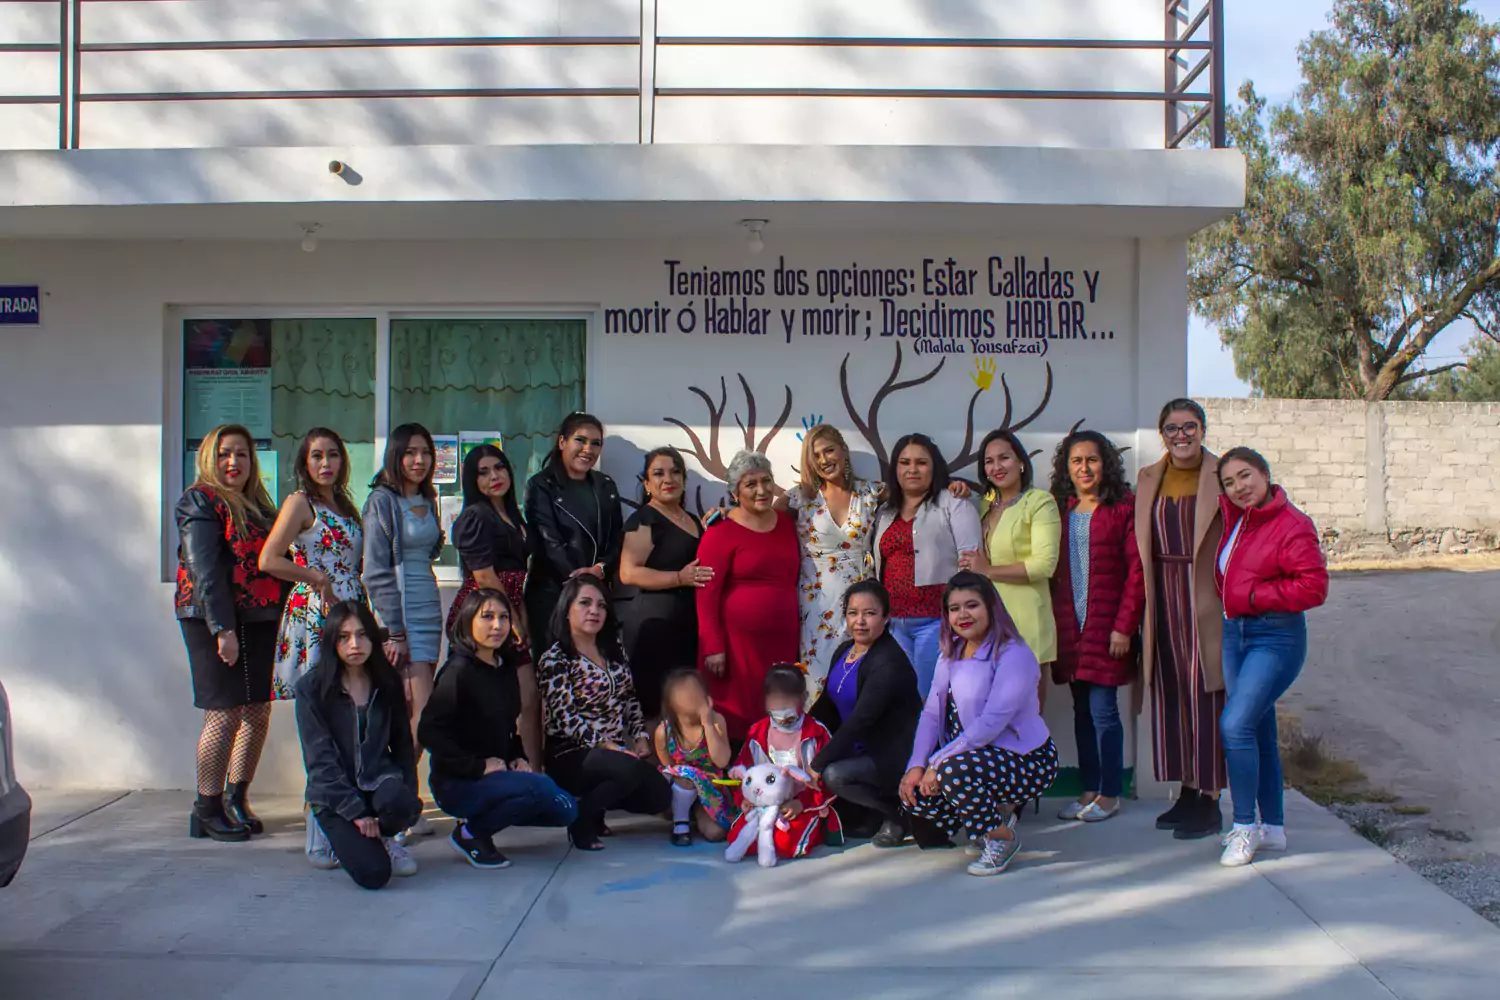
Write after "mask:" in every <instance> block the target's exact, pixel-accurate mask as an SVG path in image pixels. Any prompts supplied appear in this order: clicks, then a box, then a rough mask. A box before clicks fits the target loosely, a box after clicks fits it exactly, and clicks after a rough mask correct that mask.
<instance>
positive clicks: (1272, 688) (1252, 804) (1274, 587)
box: [1215, 448, 1328, 866]
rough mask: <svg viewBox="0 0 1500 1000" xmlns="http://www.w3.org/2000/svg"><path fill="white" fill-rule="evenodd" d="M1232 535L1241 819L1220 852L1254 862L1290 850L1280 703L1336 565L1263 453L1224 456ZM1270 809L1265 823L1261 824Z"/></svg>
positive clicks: (1233, 781) (1229, 568) (1220, 578)
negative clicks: (1262, 852) (1275, 480)
mask: <svg viewBox="0 0 1500 1000" xmlns="http://www.w3.org/2000/svg"><path fill="white" fill-rule="evenodd" d="M1218 476H1219V482H1220V483H1222V484H1223V487H1224V493H1225V495H1224V496H1222V497H1220V498H1219V509H1220V511H1221V512H1222V513H1223V516H1224V540H1223V541H1222V542H1221V543H1220V545H1219V558H1218V562H1217V565H1216V569H1217V573H1216V574H1215V580H1216V582H1217V584H1218V588H1219V593H1220V594H1221V595H1223V599H1224V617H1225V619H1226V621H1225V624H1224V684H1225V688H1226V689H1227V690H1228V692H1229V696H1228V699H1227V700H1226V702H1225V704H1224V714H1223V717H1222V723H1221V727H1222V731H1223V733H1224V756H1225V759H1226V761H1227V764H1228V769H1229V791H1230V794H1231V795H1232V796H1233V798H1234V826H1233V827H1232V828H1231V829H1230V831H1229V836H1228V837H1227V838H1226V839H1225V845H1224V854H1223V856H1222V857H1221V858H1220V859H1219V860H1220V862H1221V863H1222V864H1225V865H1229V866H1239V865H1247V864H1249V863H1250V861H1251V859H1253V858H1254V857H1255V851H1256V849H1257V848H1261V847H1264V848H1265V849H1267V850H1274V851H1284V850H1286V825H1285V824H1286V821H1285V819H1284V816H1285V812H1284V809H1283V805H1282V788H1281V751H1280V748H1279V746H1278V744H1277V733H1276V701H1277V699H1278V698H1280V697H1281V696H1282V695H1284V694H1286V691H1287V688H1289V687H1291V686H1292V682H1293V681H1295V680H1296V679H1297V675H1298V674H1300V673H1301V672H1302V664H1303V662H1304V661H1305V660H1306V659H1307V614H1306V612H1308V611H1311V610H1312V609H1313V608H1316V607H1318V606H1320V605H1321V604H1322V603H1323V602H1324V601H1325V600H1327V599H1328V563H1327V560H1326V559H1325V558H1324V556H1323V547H1322V545H1321V544H1319V540H1318V529H1317V527H1316V526H1314V524H1313V522H1312V519H1311V518H1309V517H1308V516H1307V515H1306V514H1304V513H1302V511H1300V510H1298V509H1297V508H1296V507H1293V506H1292V504H1291V501H1289V500H1288V499H1287V497H1286V491H1285V490H1283V489H1282V488H1281V487H1280V486H1275V485H1273V484H1272V483H1271V467H1270V466H1269V465H1267V464H1266V460H1265V459H1264V458H1262V457H1261V456H1260V454H1259V453H1258V452H1255V451H1252V450H1250V449H1249V448H1231V449H1229V451H1227V452H1225V453H1224V457H1223V458H1221V459H1219V464H1218ZM1257 806H1259V807H1260V822H1259V823H1258V824H1257V823H1256V821H1255V810H1256V807H1257Z"/></svg>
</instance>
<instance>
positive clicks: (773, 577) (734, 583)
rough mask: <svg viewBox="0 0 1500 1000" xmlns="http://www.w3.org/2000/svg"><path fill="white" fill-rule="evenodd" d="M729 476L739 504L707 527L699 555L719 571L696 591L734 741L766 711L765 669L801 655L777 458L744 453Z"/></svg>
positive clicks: (792, 547) (702, 650)
mask: <svg viewBox="0 0 1500 1000" xmlns="http://www.w3.org/2000/svg"><path fill="white" fill-rule="evenodd" d="M726 478H727V480H728V486H729V492H730V495H731V496H733V497H734V503H735V506H734V509H732V510H731V511H730V512H729V516H728V517H726V518H724V519H723V520H721V521H719V522H718V523H716V524H714V525H712V526H711V527H710V528H709V529H708V530H707V531H705V532H704V533H703V541H702V542H701V543H700V544H699V546H698V556H699V558H700V559H702V561H703V565H705V566H707V567H709V568H710V569H712V570H713V576H712V577H711V578H710V579H708V580H706V581H704V586H703V587H702V588H701V589H700V590H699V591H698V655H699V656H701V657H702V658H703V667H702V669H703V673H704V681H705V682H706V683H707V685H708V693H709V696H710V697H712V698H713V700H714V707H715V708H716V709H718V710H719V712H720V713H722V714H723V716H724V720H725V722H726V723H727V725H728V727H729V738H730V739H731V740H743V739H744V738H745V735H746V734H747V733H748V732H749V731H750V725H751V723H753V722H755V721H756V720H757V719H759V718H761V716H762V709H763V707H764V697H765V696H764V686H765V679H766V673H767V672H768V671H769V670H770V669H771V667H772V666H773V665H774V664H777V663H790V662H794V661H795V660H796V657H797V566H798V563H799V562H800V556H799V554H798V552H797V528H796V523H795V522H794V521H793V519H792V516H791V515H790V514H788V513H786V512H785V511H778V510H776V509H775V507H774V506H773V504H774V501H775V493H776V481H775V479H774V477H773V476H772V475H771V463H770V460H768V459H767V458H766V456H764V455H762V454H761V453H760V452H757V451H741V452H738V453H737V454H736V455H735V456H734V458H733V459H732V460H731V461H730V463H729V468H728V470H727V477H726Z"/></svg>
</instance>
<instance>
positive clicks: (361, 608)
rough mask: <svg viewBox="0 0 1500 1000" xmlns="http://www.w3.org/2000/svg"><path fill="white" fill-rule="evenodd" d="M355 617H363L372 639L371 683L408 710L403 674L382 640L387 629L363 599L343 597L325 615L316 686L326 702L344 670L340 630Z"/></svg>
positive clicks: (368, 670) (367, 669)
mask: <svg viewBox="0 0 1500 1000" xmlns="http://www.w3.org/2000/svg"><path fill="white" fill-rule="evenodd" d="M351 618H357V619H359V623H360V625H361V626H363V627H364V630H365V636H366V637H367V638H368V639H369V640H370V645H371V647H372V648H371V649H370V658H369V659H368V660H366V661H365V673H366V674H367V675H368V676H369V678H370V684H371V685H372V686H373V687H375V688H376V689H377V690H378V691H380V692H381V693H382V694H384V695H385V696H386V697H387V698H389V699H390V700H391V702H392V703H393V704H395V705H399V706H401V711H402V713H405V711H406V691H405V688H404V687H403V686H402V684H401V676H400V675H399V674H397V673H396V668H395V667H393V666H391V661H390V660H388V659H386V657H385V645H384V643H383V642H382V637H383V635H384V633H382V632H381V629H380V626H379V625H377V624H376V623H375V616H374V615H373V614H371V613H370V609H369V608H367V607H365V605H364V603H363V602H361V601H340V602H339V603H338V604H335V605H334V606H333V607H332V608H330V609H329V611H328V617H326V618H324V619H323V632H322V634H321V635H319V636H318V664H317V666H316V667H314V668H313V669H315V670H317V671H318V678H317V684H316V687H317V691H318V697H319V699H321V700H322V701H325V702H326V701H327V700H328V698H329V697H330V696H331V695H332V694H333V693H334V692H335V691H336V690H337V689H338V686H339V679H340V678H341V677H342V676H343V673H344V663H343V661H342V660H340V659H339V630H340V629H342V628H343V627H344V625H345V623H346V622H348V621H349V619H351Z"/></svg>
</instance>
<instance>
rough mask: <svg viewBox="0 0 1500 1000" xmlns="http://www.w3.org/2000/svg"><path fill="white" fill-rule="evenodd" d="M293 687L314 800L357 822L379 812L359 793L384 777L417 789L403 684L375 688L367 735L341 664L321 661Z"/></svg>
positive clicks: (311, 799) (309, 789) (310, 800)
mask: <svg viewBox="0 0 1500 1000" xmlns="http://www.w3.org/2000/svg"><path fill="white" fill-rule="evenodd" d="M330 671H331V672H332V673H331V674H330ZM295 692H296V696H297V697H296V705H297V735H298V736H300V737H301V738H302V762H303V764H304V765H305V766H306V768H307V802H308V803H309V804H310V805H315V806H323V807H324V808H326V809H332V810H333V811H334V812H336V813H338V814H339V815H340V816H342V817H344V818H345V819H347V820H349V821H351V822H353V821H354V820H356V819H360V818H361V817H364V816H374V815H375V812H374V810H372V809H371V808H370V807H369V806H368V805H366V803H365V798H364V795H363V794H361V793H362V792H373V791H374V790H375V788H376V787H377V786H378V785H379V784H380V783H381V782H383V781H401V782H403V783H405V785H406V787H407V788H409V789H411V791H412V794H416V791H417V755H416V748H415V747H414V746H413V745H412V740H411V723H410V722H408V721H407V716H406V700H405V699H404V698H403V697H402V696H401V692H400V690H399V689H396V690H394V691H392V690H388V689H386V688H382V687H380V686H379V685H376V686H374V687H373V688H372V690H371V694H370V703H369V705H368V707H367V708H366V710H365V738H364V739H363V740H361V739H360V738H359V715H358V713H357V712H356V711H355V708H354V701H353V699H351V698H350V697H349V694H348V692H346V691H345V690H344V688H343V685H341V684H340V683H339V678H338V667H337V665H333V666H329V665H327V664H322V663H320V664H318V666H317V667H315V668H313V669H312V670H309V671H308V672H307V673H306V674H303V675H302V679H301V680H299V681H297V683H296V685H295Z"/></svg>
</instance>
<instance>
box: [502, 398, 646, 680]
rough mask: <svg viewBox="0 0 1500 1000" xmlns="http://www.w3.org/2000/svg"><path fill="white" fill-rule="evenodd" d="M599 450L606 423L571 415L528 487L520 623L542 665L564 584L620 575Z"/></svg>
mask: <svg viewBox="0 0 1500 1000" xmlns="http://www.w3.org/2000/svg"><path fill="white" fill-rule="evenodd" d="M603 450H604V425H603V424H602V423H600V422H599V418H598V417H595V416H591V415H590V414H587V413H570V414H568V415H567V416H566V417H564V418H563V422H562V426H561V427H559V428H558V429H557V441H556V443H555V444H554V445H553V446H552V451H551V452H549V453H548V455H547V464H546V465H545V466H544V467H543V468H542V471H541V472H538V473H537V474H536V475H534V476H532V477H531V480H530V482H528V483H527V484H526V523H527V525H528V526H529V527H530V530H531V575H530V576H528V577H527V579H526V617H527V621H528V622H529V624H530V628H531V654H532V658H533V659H534V660H537V661H540V660H541V657H542V654H543V653H545V652H546V651H547V650H548V649H549V648H550V647H551V646H552V643H553V642H555V641H556V640H557V637H556V636H554V635H551V634H549V632H548V630H549V628H550V627H551V621H552V611H553V609H554V608H556V606H557V600H558V597H559V596H560V595H561V594H562V590H563V586H564V585H565V584H566V583H567V582H568V581H569V580H571V579H573V577H575V576H577V575H579V574H580V573H589V574H591V575H593V576H596V577H598V578H599V579H600V580H602V581H604V583H605V586H606V587H608V586H609V583H610V582H611V581H613V580H614V579H615V578H616V576H617V575H618V573H619V569H620V546H621V544H622V542H623V541H624V536H625V528H624V524H623V521H622V518H621V517H620V491H619V490H618V489H616V488H615V481H614V480H613V479H611V478H609V477H608V476H606V475H605V474H604V473H602V472H597V471H595V469H594V466H595V465H596V464H598V462H599V455H600V453H601V452H603Z"/></svg>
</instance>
